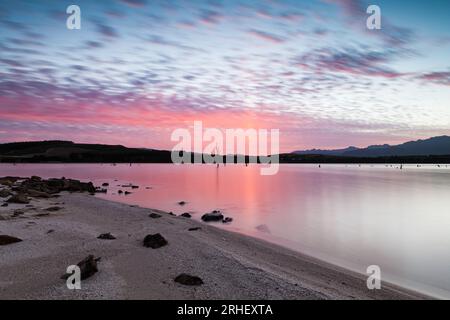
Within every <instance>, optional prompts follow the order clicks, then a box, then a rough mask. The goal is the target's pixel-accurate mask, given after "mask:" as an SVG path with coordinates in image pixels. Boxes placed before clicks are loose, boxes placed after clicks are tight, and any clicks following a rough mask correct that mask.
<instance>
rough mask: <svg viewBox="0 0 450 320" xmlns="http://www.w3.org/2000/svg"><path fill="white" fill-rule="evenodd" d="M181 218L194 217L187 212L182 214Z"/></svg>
mask: <svg viewBox="0 0 450 320" xmlns="http://www.w3.org/2000/svg"><path fill="white" fill-rule="evenodd" d="M181 217H185V218H190V217H192V216H191V214H190V213H188V212H185V213H183V214H181Z"/></svg>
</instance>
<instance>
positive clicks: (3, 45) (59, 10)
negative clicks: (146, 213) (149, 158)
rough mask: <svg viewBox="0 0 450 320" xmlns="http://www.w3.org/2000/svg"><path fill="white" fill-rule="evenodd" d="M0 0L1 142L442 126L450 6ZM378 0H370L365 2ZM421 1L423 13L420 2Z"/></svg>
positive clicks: (297, 141) (287, 137)
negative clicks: (69, 25) (184, 131)
mask: <svg viewBox="0 0 450 320" xmlns="http://www.w3.org/2000/svg"><path fill="white" fill-rule="evenodd" d="M68 4H71V3H66V1H47V2H44V3H38V2H27V1H22V0H19V1H2V2H0V12H1V14H0V29H1V30H2V32H1V33H0V142H11V141H29V140H50V139H58V140H73V141H76V142H87V143H94V142H95V143H107V144H123V145H127V146H130V147H148V148H156V149H170V148H171V147H172V146H173V143H172V142H171V141H170V133H171V132H172V130H174V129H176V128H180V127H188V126H190V125H192V123H193V121H195V120H201V121H203V122H204V123H205V125H207V126H208V127H217V128H220V129H226V128H255V129H259V128H266V129H272V128H273V129H280V139H281V141H280V142H281V145H280V150H281V151H282V152H289V151H292V150H299V149H306V148H339V147H346V146H348V145H354V146H367V145H370V144H379V143H393V144H394V143H401V142H405V141H408V140H414V139H419V138H427V137H430V136H435V135H444V134H450V105H449V103H450V90H449V89H450V65H449V59H448V57H449V56H450V55H449V53H450V21H449V20H448V19H447V18H446V16H445V15H443V12H449V9H450V2H446V3H442V2H441V1H428V2H427V6H426V8H424V4H423V3H422V2H421V1H409V2H408V5H401V4H400V3H397V2H396V3H395V4H393V3H392V2H389V1H386V0H383V1H377V3H376V4H378V5H379V6H380V7H381V9H382V23H383V29H382V30H381V31H373V32H372V31H368V30H367V29H365V18H366V17H367V15H366V13H365V8H367V4H368V3H367V2H364V1H362V0H316V1H308V2H299V1H289V0H285V1H281V0H280V1H276V2H275V1H250V0H248V1H238V0H230V1H200V0H197V1H189V2H186V1H176V0H173V1H162V0H161V1H159V0H152V1H150V0H149V1H146V0H139V1H138V0H127V1H125V0H120V1H96V2H93V1H77V3H76V4H78V5H79V6H80V7H81V11H82V29H81V30H75V31H74V30H67V29H66V27H65V19H66V17H67V15H66V14H65V9H66V7H67V5H68ZM371 4H374V3H371ZM425 9H426V10H425Z"/></svg>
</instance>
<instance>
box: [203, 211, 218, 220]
mask: <svg viewBox="0 0 450 320" xmlns="http://www.w3.org/2000/svg"><path fill="white" fill-rule="evenodd" d="M202 220H203V221H205V222H211V221H222V220H223V214H222V213H221V212H220V211H218V210H214V211H213V212H210V213H205V214H204V215H203V216H202Z"/></svg>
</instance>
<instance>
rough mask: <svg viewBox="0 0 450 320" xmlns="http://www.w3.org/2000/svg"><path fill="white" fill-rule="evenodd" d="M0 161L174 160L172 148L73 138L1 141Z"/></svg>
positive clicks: (163, 161) (165, 161) (164, 161)
mask: <svg viewBox="0 0 450 320" xmlns="http://www.w3.org/2000/svg"><path fill="white" fill-rule="evenodd" d="M0 161H1V162H162V163H167V162H171V157H170V152H169V151H160V150H153V149H138V148H127V147H124V146H121V145H104V144H83V143H74V142H72V141H57V140H55V141H35V142H15V143H4V144H0Z"/></svg>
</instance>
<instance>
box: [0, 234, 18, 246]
mask: <svg viewBox="0 0 450 320" xmlns="http://www.w3.org/2000/svg"><path fill="white" fill-rule="evenodd" d="M21 241H22V239H19V238H16V237H11V236H7V235H3V234H2V235H0V246H6V245H8V244H12V243H17V242H21Z"/></svg>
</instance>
